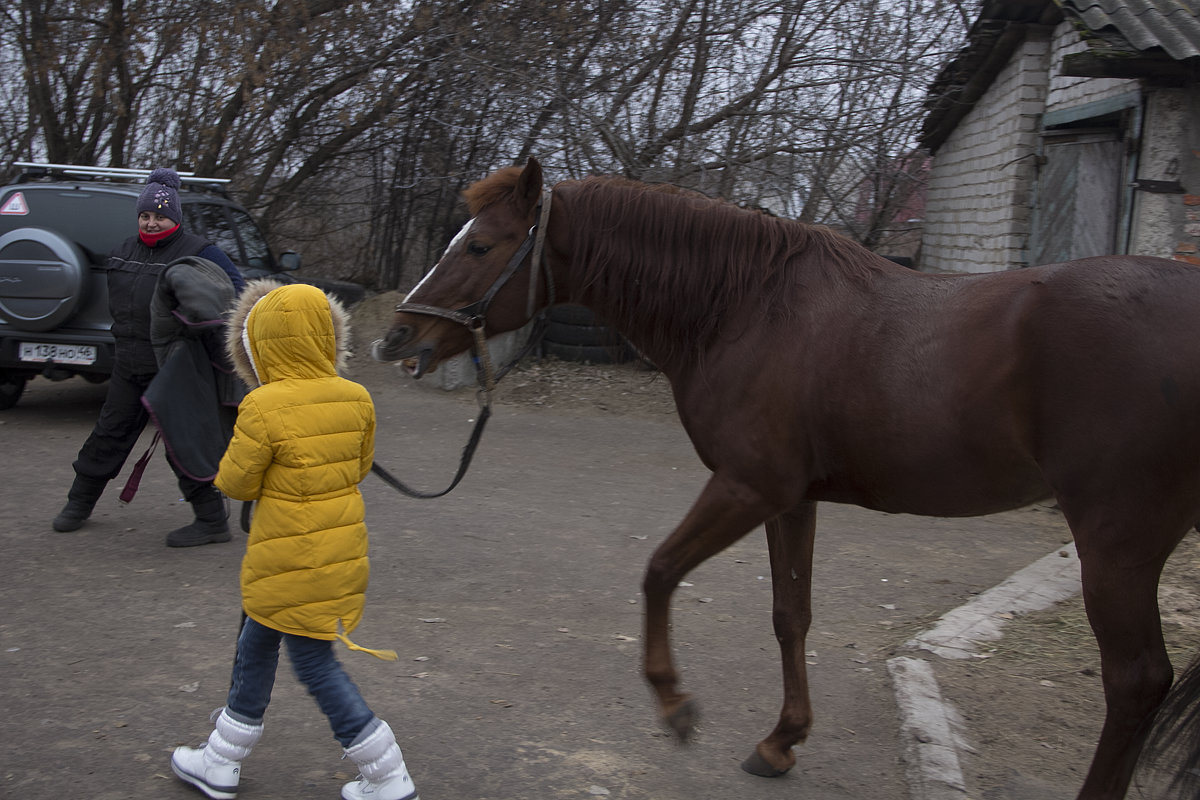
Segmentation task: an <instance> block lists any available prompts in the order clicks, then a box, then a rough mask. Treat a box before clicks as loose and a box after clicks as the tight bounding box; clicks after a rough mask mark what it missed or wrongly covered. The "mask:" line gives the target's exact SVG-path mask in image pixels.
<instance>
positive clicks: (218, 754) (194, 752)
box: [171, 708, 263, 800]
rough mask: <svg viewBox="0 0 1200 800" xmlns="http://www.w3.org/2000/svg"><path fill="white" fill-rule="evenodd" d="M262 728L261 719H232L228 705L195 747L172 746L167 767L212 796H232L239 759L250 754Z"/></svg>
mask: <svg viewBox="0 0 1200 800" xmlns="http://www.w3.org/2000/svg"><path fill="white" fill-rule="evenodd" d="M262 732H263V726H262V723H259V724H257V725H252V724H250V723H247V722H242V721H240V720H237V719H234V718H233V717H232V716H230V714H229V709H226V708H223V709H221V713H220V716H218V717H217V719H216V726H215V727H214V728H213V732H212V733H211V734H209V736H208V742H207V743H206V744H202V745H200V746H199V747H177V748H175V752H174V753H172V754H171V769H172V770H173V771H174V772H175V774H176V775H178V776H179V778H180V779H181V780H184V781H187V782H188V783H190V784H192V785H193V786H195V787H196V788H197V789H199V790H200V791H202V792H204V793H205V794H206V795H208V796H209V797H211V798H213V800H233V798H235V797H237V787H238V780H239V779H240V778H241V774H242V760H243V759H244V758H245V757H246V756H248V755H250V751H251V750H252V749H254V745H255V743H256V742H258V738H259V737H260V736H262Z"/></svg>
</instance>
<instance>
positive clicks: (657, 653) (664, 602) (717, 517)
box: [642, 475, 770, 741]
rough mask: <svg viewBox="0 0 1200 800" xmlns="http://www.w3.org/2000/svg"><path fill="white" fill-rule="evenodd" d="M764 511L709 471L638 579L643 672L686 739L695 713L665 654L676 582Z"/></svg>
mask: <svg viewBox="0 0 1200 800" xmlns="http://www.w3.org/2000/svg"><path fill="white" fill-rule="evenodd" d="M768 516H770V514H769V512H768V511H767V510H766V505H765V503H764V501H763V500H762V499H761V498H760V497H759V496H758V495H757V494H756V493H754V492H752V491H750V490H748V489H745V488H743V487H741V486H740V485H738V484H735V483H733V482H730V481H727V480H724V479H722V478H721V477H719V476H716V475H714V476H713V477H712V478H711V479H710V480H709V482H708V484H707V485H706V486H705V488H704V491H702V492H701V493H700V497H699V498H698V499H697V500H696V502H695V504H694V505H693V506H692V508H691V510H689V511H688V513H687V516H685V517H684V519H683V521H682V522H681V523H680V524H679V526H678V527H677V528H676V529H675V530H674V531H673V532H672V533H671V535H670V536H668V537H667V539H666V540H665V541H664V542H663V543H662V544H661V545H659V547H658V549H657V550H655V551H654V555H652V556H651V557H650V563H649V564H648V565H647V567H646V574H645V578H644V580H643V582H642V592H643V594H644V596H645V600H646V617H645V637H646V640H645V643H644V651H643V653H644V656H643V659H644V660H643V671H644V674H645V676H646V680H647V681H648V682H649V684H650V686H651V688H652V689H653V690H654V694H655V698H656V700H657V702H658V708H659V714H660V716H661V718H662V720H663V722H664V723H665V724H666V725H667V726H668V727H669V728H670V729H671V730H673V731H674V732H675V734H676V735H677V736H678V737H679V739H680V740H681V741H687V739H688V737H689V736H690V734H691V732H692V729H693V727H694V725H695V722H696V718H697V716H698V712H697V710H696V704H695V702H694V701H693V700H692V699H691V697H690V696H689V695H687V694H685V693H683V692H681V691H679V688H678V687H679V673H678V672H677V671H676V669H675V664H674V662H673V660H672V657H671V641H670V614H671V609H670V603H671V596H672V594H673V593H674V591H675V589H676V587H678V586H679V582H680V581H681V580H683V578H684V576H685V575H687V573H689V572H690V571H691V570H692V569H694V568H695V567H697V566H699V565H700V564H702V563H703V562H704V561H705V560H707V559H708V558H709V557H710V556H713V555H715V554H717V553H719V552H720V551H722V550H724V549H725V548H726V547H728V546H729V545H731V544H733V543H734V542H736V541H738V540H739V539H741V538H742V537H743V536H745V535H746V534H747V533H749V532H750V531H752V530H754V528H756V527H757V526H758V525H760V524H761V523H762V522H763V520H764V519H766V518H767V517H768Z"/></svg>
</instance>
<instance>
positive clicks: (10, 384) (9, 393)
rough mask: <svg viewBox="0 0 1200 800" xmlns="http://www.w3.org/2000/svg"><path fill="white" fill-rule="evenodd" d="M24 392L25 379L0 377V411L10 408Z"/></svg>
mask: <svg viewBox="0 0 1200 800" xmlns="http://www.w3.org/2000/svg"><path fill="white" fill-rule="evenodd" d="M24 391H25V378H23V377H18V376H15V375H0V410H3V409H6V408H12V407H13V406H15V405H16V404H17V401H18V400H20V399H21V393H22V392H24Z"/></svg>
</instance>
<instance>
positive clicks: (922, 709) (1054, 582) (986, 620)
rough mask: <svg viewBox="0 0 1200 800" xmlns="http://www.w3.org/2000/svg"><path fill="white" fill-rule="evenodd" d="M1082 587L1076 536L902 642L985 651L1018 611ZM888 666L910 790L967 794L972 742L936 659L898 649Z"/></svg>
mask: <svg viewBox="0 0 1200 800" xmlns="http://www.w3.org/2000/svg"><path fill="white" fill-rule="evenodd" d="M1079 591H1080V579H1079V557H1078V555H1077V554H1076V552H1075V545H1074V543H1071V544H1069V545H1067V546H1065V547H1060V548H1057V549H1056V550H1055V551H1054V552H1052V553H1050V554H1048V555H1046V556H1043V557H1042V558H1040V559H1038V560H1037V561H1035V562H1034V563H1033V564H1030V565H1029V566H1028V567H1025V568H1024V569H1022V570H1020V571H1019V572H1016V573H1014V574H1013V575H1012V576H1011V577H1010V578H1008V579H1007V580H1005V581H1003V582H1002V583H1000V584H997V585H996V586H994V587H992V588H991V589H988V590H987V591H986V592H984V593H983V594H980V595H978V596H977V597H974V598H972V599H971V600H970V601H969V602H967V603H965V604H963V605H962V606H959V607H958V608H956V609H954V610H953V611H951V612H949V613H948V614H946V615H944V616H943V617H942V618H941V619H940V620H938V622H937V624H936V625H934V626H933V627H932V628H930V629H928V630H926V631H923V632H922V633H919V634H917V635H916V636H914V637H913V638H912V639H910V640H909V641H908V642H906V643H905V645H906V646H907V647H910V648H913V649H915V650H926V651H928V652H930V653H933V654H934V655H937V656H939V657H941V658H949V659H962V658H980V657H982V656H980V654H979V653H978V650H977V645H978V643H980V642H987V641H995V640H997V639H999V638H1000V637H1001V636H1002V635H1003V628H1004V625H1005V624H1006V623H1007V622H1008V621H1009V620H1010V619H1012V618H1013V617H1014V616H1016V615H1017V614H1027V613H1029V612H1031V611H1039V610H1041V609H1044V608H1049V607H1050V606H1052V605H1054V604H1055V603H1058V602H1061V601H1062V600H1066V599H1068V598H1070V597H1072V596H1074V595H1075V594H1076V593H1078V592H1079ZM887 667H888V674H890V675H891V677H892V685H893V686H894V687H895V692H896V705H897V707H898V708H899V712H900V735H901V740H902V743H903V745H904V752H905V759H906V761H907V776H908V784H909V797H910V798H911V800H962V798H964V797H966V796H967V787H966V781H965V780H964V778H963V774H962V767H961V765H960V763H959V758H958V754H959V752H960V750H964V749H966V750H969V749H970V748H969V747H968V745H967V744H966V743H965V740H964V737H963V730H964V728H963V724H962V718H961V717H960V716H959V714H958V711H957V710H956V709H955V708H954V706H953V705H951V704H950V703H949V702H947V701H946V700H945V699H944V698H943V697H942V695H941V690H940V689H939V688H938V684H937V678H936V677H935V676H934V674H933V666H932V665H931V664H930V662H928V661H926V660H925V659H922V658H915V657H910V656H896V657H895V658H892V659H889V660H888V662H887Z"/></svg>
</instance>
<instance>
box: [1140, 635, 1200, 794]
mask: <svg viewBox="0 0 1200 800" xmlns="http://www.w3.org/2000/svg"><path fill="white" fill-rule="evenodd" d="M1135 786H1136V787H1137V788H1138V789H1140V790H1141V793H1140V794H1138V795H1136V796H1137V797H1143V798H1154V800H1158V799H1159V798H1163V800H1166V799H1167V798H1191V799H1192V800H1195V799H1196V798H1200V655H1197V657H1196V658H1195V659H1193V660H1192V663H1191V664H1189V665H1188V667H1187V669H1185V670H1184V671H1183V674H1182V675H1180V676H1179V679H1178V680H1177V681H1175V685H1174V686H1172V687H1171V691H1170V692H1168V693H1167V696H1166V699H1164V700H1163V702H1162V705H1161V706H1159V709H1158V713H1157V714H1156V715H1155V717H1154V720H1153V721H1152V722H1151V724H1150V732H1149V734H1148V735H1147V737H1146V744H1145V746H1144V747H1143V748H1142V754H1141V757H1140V758H1139V759H1138V765H1137V777H1136V779H1135Z"/></svg>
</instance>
